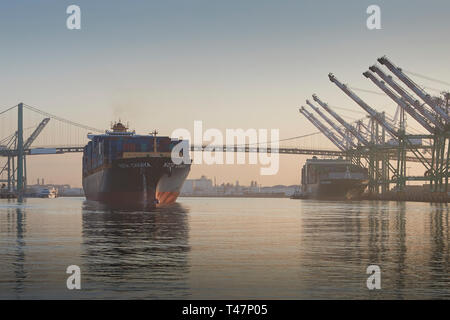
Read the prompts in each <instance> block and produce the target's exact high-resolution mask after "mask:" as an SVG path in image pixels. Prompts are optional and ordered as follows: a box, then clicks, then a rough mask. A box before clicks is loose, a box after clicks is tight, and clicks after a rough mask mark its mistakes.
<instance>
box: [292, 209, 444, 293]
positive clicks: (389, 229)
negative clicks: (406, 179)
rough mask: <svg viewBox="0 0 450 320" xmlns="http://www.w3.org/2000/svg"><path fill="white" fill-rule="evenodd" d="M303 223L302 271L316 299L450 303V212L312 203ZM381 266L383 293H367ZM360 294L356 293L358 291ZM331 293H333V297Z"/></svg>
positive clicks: (380, 291)
mask: <svg viewBox="0 0 450 320" xmlns="http://www.w3.org/2000/svg"><path fill="white" fill-rule="evenodd" d="M308 206H309V208H308V210H307V211H308V212H307V213H306V212H305V211H306V210H305V209H306V208H305V209H304V217H303V219H302V228H303V232H302V252H303V253H304V254H303V257H302V263H301V265H302V271H301V274H300V277H303V276H304V271H303V269H307V270H311V271H310V272H309V273H308V278H307V279H303V280H304V281H305V283H306V284H308V286H309V288H310V290H311V291H310V292H311V297H312V298H315V297H324V296H325V295H326V293H325V292H326V291H327V290H328V291H329V290H333V289H334V288H339V290H338V291H339V292H338V294H337V295H336V298H363V297H367V298H377V297H378V298H395V299H403V298H424V297H425V298H426V297H445V298H449V297H450V289H449V288H450V277H449V274H450V273H449V271H450V269H449V257H450V254H449V221H448V220H449V219H448V214H449V208H448V206H447V205H442V204H423V203H422V204H417V206H411V203H409V205H408V206H407V205H406V203H400V202H399V203H395V202H381V201H379V202H365V203H364V202H362V203H361V202H355V203H345V204H344V203H342V204H337V203H331V202H321V203H310V204H309V205H308ZM371 264H376V265H379V266H380V268H381V270H382V290H379V291H369V290H367V288H366V285H365V284H366V279H367V277H368V275H367V274H366V268H367V266H368V265H371ZM355 289H356V290H355ZM329 292H330V291H329Z"/></svg>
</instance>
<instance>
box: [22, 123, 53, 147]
mask: <svg viewBox="0 0 450 320" xmlns="http://www.w3.org/2000/svg"><path fill="white" fill-rule="evenodd" d="M49 121H50V118H44V120H42V121H41V123H39V125H38V126H37V127H36V129H34V131H33V133H32V134H31V135H30V136H29V137H28V139H27V141H25V143H24V144H23V148H24V149H25V150H26V149H28V148H29V147H30V146H31V144H32V143H33V142H34V140H36V138H37V137H38V136H39V134H40V133H41V132H42V130H44V128H45V126H46V125H47V123H48V122H49Z"/></svg>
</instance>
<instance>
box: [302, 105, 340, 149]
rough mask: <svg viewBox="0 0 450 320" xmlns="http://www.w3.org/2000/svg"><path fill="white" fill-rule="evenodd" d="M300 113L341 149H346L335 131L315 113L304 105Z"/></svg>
mask: <svg viewBox="0 0 450 320" xmlns="http://www.w3.org/2000/svg"><path fill="white" fill-rule="evenodd" d="M299 111H300V113H301V114H303V115H304V116H305V118H306V119H308V120H309V121H310V122H311V123H312V124H313V125H314V126H315V127H316V128H317V129H319V131H320V132H322V133H323V134H324V135H325V136H326V137H327V138H328V139H329V140H330V141H331V142H333V144H334V145H336V147H338V148H339V149H340V150H341V151H344V150H345V147H344V146H343V145H342V143H341V141H340V140H339V139H338V138H337V137H336V136H335V135H334V133H333V132H331V131H330V130H328V129H327V127H325V126H324V125H323V124H322V123H321V122H320V121H319V120H317V118H316V117H314V115H312V114H311V113H309V112H308V111H307V110H306V109H305V108H304V107H301V108H300V109H299Z"/></svg>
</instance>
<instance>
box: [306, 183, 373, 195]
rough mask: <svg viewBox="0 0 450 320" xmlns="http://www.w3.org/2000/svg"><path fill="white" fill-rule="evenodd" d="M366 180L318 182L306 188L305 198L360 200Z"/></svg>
mask: <svg viewBox="0 0 450 320" xmlns="http://www.w3.org/2000/svg"><path fill="white" fill-rule="evenodd" d="M367 184H368V180H360V179H335V180H325V181H320V183H317V184H310V185H307V186H306V190H305V191H306V192H305V195H306V198H309V199H323V200H351V199H360V198H361V196H362V194H363V192H364V190H365V188H366V187H367Z"/></svg>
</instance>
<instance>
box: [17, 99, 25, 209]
mask: <svg viewBox="0 0 450 320" xmlns="http://www.w3.org/2000/svg"><path fill="white" fill-rule="evenodd" d="M23 165H24V150H23V103H19V105H18V106H17V200H18V201H19V202H22V201H23V193H24V174H23V173H24V166H23Z"/></svg>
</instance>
